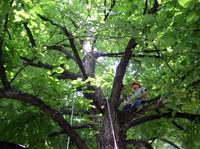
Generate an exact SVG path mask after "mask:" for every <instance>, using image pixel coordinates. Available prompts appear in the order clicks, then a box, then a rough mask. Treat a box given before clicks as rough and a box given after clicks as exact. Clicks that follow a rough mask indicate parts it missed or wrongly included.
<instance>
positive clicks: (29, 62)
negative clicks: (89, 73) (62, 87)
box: [21, 57, 80, 80]
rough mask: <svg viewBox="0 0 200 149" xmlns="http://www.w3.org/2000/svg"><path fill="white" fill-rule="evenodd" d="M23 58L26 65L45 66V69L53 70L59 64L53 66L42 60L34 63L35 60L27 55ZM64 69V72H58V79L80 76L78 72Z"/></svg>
mask: <svg viewBox="0 0 200 149" xmlns="http://www.w3.org/2000/svg"><path fill="white" fill-rule="evenodd" d="M21 59H22V60H24V63H25V64H26V65H30V66H33V67H37V68H44V69H48V70H53V69H54V68H56V67H57V66H52V65H49V64H43V63H42V62H40V61H39V62H38V63H34V62H33V60H30V59H28V58H26V57H21ZM62 68H63V67H62ZM63 69H64V71H63V72H62V73H59V74H58V76H57V77H58V79H71V80H76V79H77V78H78V77H80V76H79V75H77V74H74V73H72V72H70V71H68V70H66V69H65V68H63Z"/></svg>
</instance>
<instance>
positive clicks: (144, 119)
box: [126, 111, 200, 129]
mask: <svg viewBox="0 0 200 149" xmlns="http://www.w3.org/2000/svg"><path fill="white" fill-rule="evenodd" d="M160 118H185V119H188V120H191V121H193V120H195V119H200V115H198V114H189V113H180V112H177V113H175V114H174V113H173V111H172V112H167V113H162V114H155V115H150V116H146V117H142V118H138V119H136V120H134V121H132V122H129V123H128V124H127V125H126V127H127V128H128V129H129V128H131V127H133V126H137V125H140V124H142V123H146V122H150V121H153V120H157V119H160Z"/></svg>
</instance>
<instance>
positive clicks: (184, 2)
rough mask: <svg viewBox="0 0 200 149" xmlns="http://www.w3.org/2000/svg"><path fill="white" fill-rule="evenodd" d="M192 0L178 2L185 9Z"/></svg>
mask: <svg viewBox="0 0 200 149" xmlns="http://www.w3.org/2000/svg"><path fill="white" fill-rule="evenodd" d="M191 1H192V0H178V2H179V4H180V5H181V6H183V7H187V4H188V3H189V2H191Z"/></svg>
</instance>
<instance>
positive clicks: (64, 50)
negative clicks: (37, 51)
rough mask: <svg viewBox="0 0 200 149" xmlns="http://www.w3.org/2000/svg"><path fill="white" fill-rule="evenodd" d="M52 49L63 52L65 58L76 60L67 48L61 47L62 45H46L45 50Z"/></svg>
mask: <svg viewBox="0 0 200 149" xmlns="http://www.w3.org/2000/svg"><path fill="white" fill-rule="evenodd" d="M52 49H53V50H57V51H60V52H62V53H64V54H65V55H66V56H67V58H71V59H73V60H74V61H76V59H75V57H74V56H72V55H71V52H70V51H68V50H67V49H65V48H64V47H62V46H55V45H53V46H47V50H52Z"/></svg>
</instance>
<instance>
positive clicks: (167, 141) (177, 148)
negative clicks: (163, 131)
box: [158, 137, 181, 149]
mask: <svg viewBox="0 0 200 149" xmlns="http://www.w3.org/2000/svg"><path fill="white" fill-rule="evenodd" d="M158 139H159V140H161V141H163V142H166V143H168V144H170V145H171V146H173V147H175V148H176V149H181V148H180V147H178V146H177V145H176V144H174V143H173V142H171V141H169V140H167V139H165V138H161V137H158Z"/></svg>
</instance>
